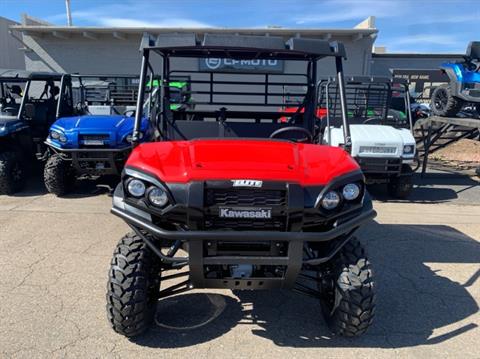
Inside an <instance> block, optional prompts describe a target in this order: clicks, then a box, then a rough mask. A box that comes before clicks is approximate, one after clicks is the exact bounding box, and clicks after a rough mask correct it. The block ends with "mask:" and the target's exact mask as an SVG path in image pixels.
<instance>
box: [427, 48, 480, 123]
mask: <svg viewBox="0 0 480 359" xmlns="http://www.w3.org/2000/svg"><path fill="white" fill-rule="evenodd" d="M440 69H441V71H442V72H444V73H445V74H446V75H447V76H448V78H449V80H450V81H449V83H448V84H446V85H441V86H438V87H437V88H435V90H434V91H433V93H432V99H431V106H430V107H431V110H432V113H433V114H434V115H437V116H443V117H455V116H456V115H457V114H458V113H459V112H460V111H461V110H462V109H463V108H465V107H467V106H469V107H472V108H474V109H475V110H476V112H477V114H478V113H479V112H480V111H479V110H480V42H479V41H473V42H470V44H469V45H468V47H467V52H466V54H465V56H464V61H462V62H456V63H445V64H442V66H441V67H440Z"/></svg>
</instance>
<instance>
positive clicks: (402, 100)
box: [317, 79, 410, 129]
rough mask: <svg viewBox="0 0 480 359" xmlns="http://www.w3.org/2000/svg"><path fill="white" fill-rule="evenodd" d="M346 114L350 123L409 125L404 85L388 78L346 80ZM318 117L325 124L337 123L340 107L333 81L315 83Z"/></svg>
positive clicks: (340, 124) (339, 121)
mask: <svg viewBox="0 0 480 359" xmlns="http://www.w3.org/2000/svg"><path fill="white" fill-rule="evenodd" d="M345 94H346V101H347V118H348V123H349V124H350V125H359V124H362V125H383V126H392V127H395V128H407V129H410V119H409V116H410V114H409V111H408V108H409V107H408V106H407V96H408V88H407V87H406V86H405V85H404V84H400V83H391V82H380V81H378V82H375V80H374V79H372V80H370V81H364V82H362V81H347V82H346V84H345ZM317 112H318V113H319V116H318V117H319V118H320V119H321V120H322V123H323V122H328V124H325V125H326V126H333V127H341V126H342V118H341V108H340V99H339V95H338V87H337V85H336V81H334V80H330V81H329V80H325V81H322V82H320V84H319V108H318V110H317Z"/></svg>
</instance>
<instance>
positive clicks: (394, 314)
mask: <svg viewBox="0 0 480 359" xmlns="http://www.w3.org/2000/svg"><path fill="white" fill-rule="evenodd" d="M425 181H427V182H428V183H427V182H424V183H423V184H422V187H420V188H416V190H415V192H414V194H413V196H412V200H411V201H412V202H411V203H409V202H394V201H386V199H385V197H383V193H382V191H381V190H378V191H377V190H375V189H373V190H372V192H373V193H374V196H375V197H376V198H377V200H376V201H375V203H374V206H375V208H376V209H377V211H378V213H379V215H378V217H377V218H376V219H375V221H373V222H371V223H370V224H369V225H367V226H365V227H364V228H362V229H361V230H360V232H359V233H358V236H359V237H360V238H361V240H362V241H363V242H364V243H365V245H366V246H367V249H368V251H369V254H370V259H371V261H372V262H373V265H374V269H375V271H376V275H377V282H378V302H379V303H378V307H377V312H376V321H375V324H374V326H373V327H372V328H371V330H370V331H369V332H368V333H367V334H366V335H365V336H363V337H361V338H357V339H344V338H339V337H333V336H332V335H331V334H330V332H329V330H328V328H327V327H326V325H325V323H324V321H323V319H322V318H321V315H320V308H319V304H318V303H317V301H315V300H314V299H311V298H307V297H304V296H301V295H299V294H295V293H292V292H289V291H265V292H260V291H259V292H248V291H243V292H233V293H232V292H231V291H223V290H194V291H192V292H187V293H185V294H182V295H178V296H177V297H174V298H168V299H164V300H162V301H160V302H159V303H158V313H157V317H156V319H157V320H156V321H157V326H156V327H154V328H152V330H150V331H149V332H148V333H147V334H146V335H144V336H142V337H140V338H138V339H136V340H128V339H126V338H124V337H121V336H119V335H117V334H115V333H114V332H113V331H112V330H111V329H110V328H109V325H108V322H107V320H106V315H105V286H106V278H107V270H108V267H109V261H110V258H111V254H112V252H113V249H114V246H115V244H116V242H117V241H118V240H119V238H120V237H121V236H122V235H123V234H124V233H125V232H126V231H127V230H128V228H127V226H126V225H125V224H124V223H123V222H122V221H121V220H119V219H118V218H116V217H114V216H113V215H111V214H109V209H110V204H111V198H109V197H108V195H107V194H106V193H104V192H102V191H100V192H97V191H95V186H94V184H92V183H86V184H83V185H82V186H83V187H82V188H79V189H78V191H77V192H76V194H72V195H70V196H69V197H68V198H55V197H53V196H52V195H48V194H45V193H44V190H43V189H42V188H41V185H38V184H34V185H33V188H34V190H30V191H27V192H23V193H20V194H19V195H17V196H14V197H7V196H0V268H1V269H2V275H1V276H0V357H2V358H3V357H5V358H10V357H13V358H17V357H18V358H39V357H40V358H41V357H45V358H55V357H75V358H95V357H102V358H103V357H106V358H110V357H111V358H115V357H119V358H120V357H121V358H127V357H135V358H143V357H153V356H155V357H174V356H175V357H187V356H188V357H191V358H193V357H195V358H206V357H209V358H210V357H217V358H220V357H232V356H234V357H238V358H250V357H256V358H262V357H269V358H270V357H287V356H288V357H291V358H296V357H312V358H313V357H316V358H317V357H326V358H331V357H360V358H362V357H375V358H382V357H392V356H394V355H398V356H400V357H423V358H430V357H432V358H433V357H435V358H438V357H464V358H478V357H479V356H480V354H479V352H478V342H479V340H480V329H479V328H478V326H479V325H480V315H479V311H478V309H479V307H478V306H479V303H480V280H479V277H480V266H479V263H480V205H479V201H478V200H477V199H478V198H479V194H480V188H479V185H478V184H479V183H478V180H476V179H471V178H460V177H455V176H452V177H451V178H449V177H448V176H443V177H442V176H441V175H439V176H437V177H435V176H433V177H431V178H430V179H425Z"/></svg>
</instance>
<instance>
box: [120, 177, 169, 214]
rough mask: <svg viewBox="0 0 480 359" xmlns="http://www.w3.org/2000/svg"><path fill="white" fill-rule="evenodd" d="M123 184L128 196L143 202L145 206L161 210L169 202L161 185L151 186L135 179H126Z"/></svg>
mask: <svg viewBox="0 0 480 359" xmlns="http://www.w3.org/2000/svg"><path fill="white" fill-rule="evenodd" d="M124 183H125V188H126V191H127V193H128V194H129V195H130V196H132V197H135V198H136V199H139V200H145V201H146V202H148V203H147V204H151V205H153V206H155V207H159V208H163V207H165V206H166V205H167V204H168V202H169V196H168V193H167V190H166V189H165V188H164V187H163V186H161V185H153V184H151V183H150V182H145V181H143V180H140V179H137V178H135V177H130V178H127V179H126V180H125V182H124Z"/></svg>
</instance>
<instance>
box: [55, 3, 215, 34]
mask: <svg viewBox="0 0 480 359" xmlns="http://www.w3.org/2000/svg"><path fill="white" fill-rule="evenodd" d="M154 8H155V6H154V4H151V3H148V2H147V3H142V2H135V1H125V2H122V3H119V4H118V3H114V4H108V5H103V6H102V5H100V6H96V7H90V8H85V9H83V10H80V11H72V18H73V24H74V25H75V23H76V20H80V22H81V23H82V24H83V25H87V26H107V27H141V28H144V27H145V28H146V27H183V28H204V27H212V26H211V25H210V24H208V23H206V22H203V21H197V20H194V19H191V18H189V17H186V16H185V14H184V13H182V14H180V13H178V12H177V11H176V10H174V9H171V10H167V9H165V8H164V9H163V11H158V9H154ZM112 14H121V15H120V16H118V17H117V16H112ZM64 19H65V20H66V15H65V14H55V15H52V16H49V17H47V20H49V21H52V22H60V21H61V20H64Z"/></svg>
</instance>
